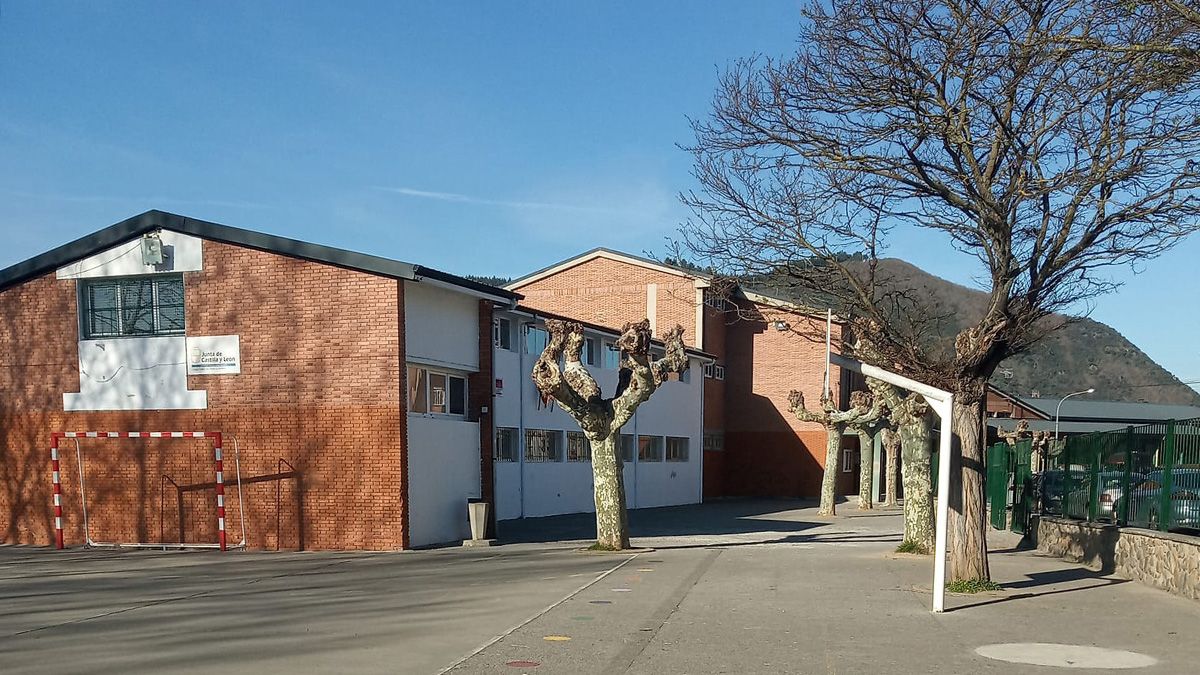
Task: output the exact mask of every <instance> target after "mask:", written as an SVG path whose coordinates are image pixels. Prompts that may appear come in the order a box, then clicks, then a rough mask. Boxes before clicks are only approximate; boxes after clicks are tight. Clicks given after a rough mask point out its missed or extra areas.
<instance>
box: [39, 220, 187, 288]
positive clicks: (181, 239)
mask: <svg viewBox="0 0 1200 675" xmlns="http://www.w3.org/2000/svg"><path fill="white" fill-rule="evenodd" d="M159 238H160V239H161V240H162V243H163V263H162V264H161V265H143V264H142V254H141V247H142V238H141V237H138V238H136V239H133V240H131V241H127V242H125V243H123V244H119V245H117V246H114V247H112V248H110V249H108V250H106V251H101V252H100V253H97V254H95V255H93V256H89V257H87V258H84V259H83V260H80V261H78V262H74V263H71V264H70V265H67V266H65V267H60V268H59V269H58V272H57V276H58V278H59V279H84V278H97V277H128V276H136V275H140V274H167V273H171V272H197V271H199V270H202V269H204V240H203V239H198V238H196V237H193V236H191V235H187V234H181V233H179V232H171V231H168V230H163V231H162V232H160V233H159Z"/></svg>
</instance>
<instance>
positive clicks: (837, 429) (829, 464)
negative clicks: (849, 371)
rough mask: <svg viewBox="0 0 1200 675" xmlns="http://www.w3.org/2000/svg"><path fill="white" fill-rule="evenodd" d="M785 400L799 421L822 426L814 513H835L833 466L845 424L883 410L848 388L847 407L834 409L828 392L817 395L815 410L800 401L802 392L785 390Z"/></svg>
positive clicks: (870, 417) (876, 416) (871, 417)
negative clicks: (822, 448) (821, 456)
mask: <svg viewBox="0 0 1200 675" xmlns="http://www.w3.org/2000/svg"><path fill="white" fill-rule="evenodd" d="M788 403H789V407H790V408H791V411H792V414H793V415H795V416H796V417H797V418H798V419H799V420H800V421H802V422H816V423H817V424H820V425H821V426H823V427H825V471H824V473H823V474H822V477H821V506H820V508H819V509H818V510H817V515H819V516H834V515H837V494H836V492H837V490H836V488H837V466H838V453H840V452H841V449H842V435H843V434H845V433H846V427H848V426H850V425H852V424H859V423H862V422H864V421H867V420H871V421H874V420H878V419H879V417H880V416H881V415H882V414H883V410H882V408H881V406H880V404H879V403H878V402H877V401H876V400H875V399H874V398H873V397H872V396H871V395H870V394H868V393H867V392H865V391H855V392H851V394H850V409H849V410H838V407H837V406H836V405H835V404H834V402H833V398H832V397H831V396H830V395H829V394H824V395H823V396H822V397H821V408H820V409H819V410H809V409H808V408H807V407H805V405H804V394H803V393H801V392H799V391H795V390H793V391H792V392H791V393H789V394H788Z"/></svg>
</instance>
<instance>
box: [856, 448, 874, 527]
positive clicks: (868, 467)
mask: <svg viewBox="0 0 1200 675" xmlns="http://www.w3.org/2000/svg"><path fill="white" fill-rule="evenodd" d="M874 468H875V434H873V433H871V432H870V431H869V430H866V429H859V430H858V510H859V511H870V510H871V509H873V508H875V477H874V474H873V473H872V470H873V469H874Z"/></svg>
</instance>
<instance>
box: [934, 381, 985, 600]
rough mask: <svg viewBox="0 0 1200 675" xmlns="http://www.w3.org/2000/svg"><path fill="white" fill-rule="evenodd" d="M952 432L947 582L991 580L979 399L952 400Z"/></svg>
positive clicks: (980, 405) (981, 407)
mask: <svg viewBox="0 0 1200 675" xmlns="http://www.w3.org/2000/svg"><path fill="white" fill-rule="evenodd" d="M979 389H980V390H982V389H983V387H980V388H979ZM944 423H945V422H944V421H943V424H944ZM951 430H952V431H953V432H954V436H955V441H956V442H955V444H954V449H953V451H952V454H951V471H950V517H949V519H948V520H947V526H948V530H949V550H950V573H949V575H948V580H949V581H971V580H976V579H983V580H990V579H991V572H990V570H989V569H988V559H987V516H986V511H985V504H986V502H985V500H984V492H983V473H984V463H983V442H984V439H983V402H982V400H981V399H980V398H975V399H971V398H967V397H964V398H963V399H961V400H960V399H959V397H958V396H957V395H956V396H955V398H954V412H953V423H952V426H951Z"/></svg>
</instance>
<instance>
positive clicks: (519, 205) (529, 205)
mask: <svg viewBox="0 0 1200 675" xmlns="http://www.w3.org/2000/svg"><path fill="white" fill-rule="evenodd" d="M374 189H376V190H381V191H383V192H391V193H394V194H399V195H404V196H406V197H417V198H419V199H434V200H437V201H441V202H456V203H459V204H479V205H481V206H500V207H504V208H509V209H553V210H557V211H580V212H587V213H617V212H618V211H617V210H616V209H608V208H603V207H597V206H581V205H579V204H556V203H554V202H526V201H516V200H508V199H487V198H484V197H472V196H471V195H464V194H458V193H457V192H433V191H430V190H416V189H413V188H408V187H379V186H376V187H375V188H374Z"/></svg>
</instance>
